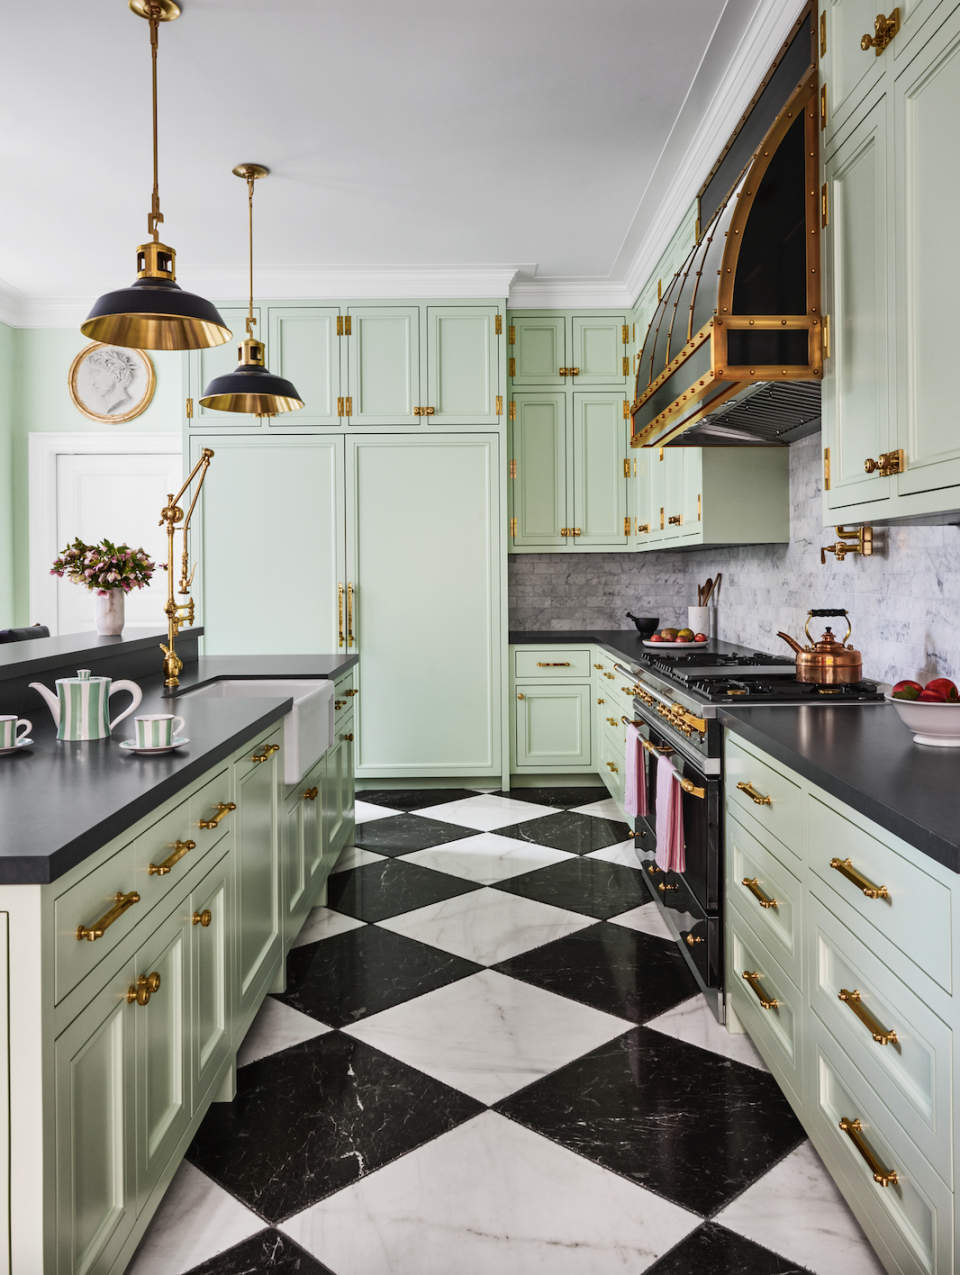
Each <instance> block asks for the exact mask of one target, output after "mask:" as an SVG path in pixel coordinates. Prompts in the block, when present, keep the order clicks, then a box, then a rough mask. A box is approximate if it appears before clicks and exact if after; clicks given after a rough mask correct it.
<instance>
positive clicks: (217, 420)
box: [188, 306, 270, 429]
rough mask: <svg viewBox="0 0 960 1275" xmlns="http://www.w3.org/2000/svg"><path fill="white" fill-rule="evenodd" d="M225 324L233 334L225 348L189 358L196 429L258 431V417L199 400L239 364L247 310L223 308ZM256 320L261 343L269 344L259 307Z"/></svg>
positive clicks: (197, 351)
mask: <svg viewBox="0 0 960 1275" xmlns="http://www.w3.org/2000/svg"><path fill="white" fill-rule="evenodd" d="M220 313H221V315H222V316H223V321H224V323H225V324H226V325H227V327H228V328H230V330H231V331H232V332H233V336H232V337H231V338H230V340H229V341H227V342H226V344H225V345H215V346H213V348H212V349H209V350H193V351H191V353H190V354H189V355H188V359H189V366H190V394H191V397H192V398H193V421H192V422H191V424H192V425H194V426H199V427H200V428H202V429H206V428H207V426H208V425H223V426H225V427H226V428H228V429H242V428H243V427H244V426H247V427H249V428H250V429H259V428H260V421H259V420H258V419H257V417H256V416H253V415H250V414H248V413H246V412H219V411H216V410H214V408H212V407H202V406H201V404H200V397H201V395H202V394H203V391H204V390H205V389H206V388H207V386H208V385H209V384H210V382H211V381H212V380H213V378H214V377H215V376H225V375H226V374H227V373H228V372H232V371H234V369H235V368H236V366H237V364H238V363H239V362H240V354H239V350H240V344H241V342H242V341H243V339H244V338H245V336H246V334H247V332H246V327H245V323H246V318H247V311H246V308H243V309H240V308H230V307H228V308H227V309H225V310H224V309H221V310H220ZM253 317H254V318H255V319H256V321H257V322H256V326H255V327H254V329H253V330H254V334H255V335H256V336H257V338H258V339H259V340H261V341H264V342H266V340H267V338H266V335H265V334H264V332H263V327H262V318H261V314H260V308H259V306H254V309H253ZM267 366H268V367H269V366H270V347H269V345H268V346H267Z"/></svg>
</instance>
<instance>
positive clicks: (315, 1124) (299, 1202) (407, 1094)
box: [187, 1032, 484, 1269]
mask: <svg viewBox="0 0 960 1275" xmlns="http://www.w3.org/2000/svg"><path fill="white" fill-rule="evenodd" d="M482 1110H484V1107H483V1104H482V1103H479V1102H477V1101H476V1100H475V1099H473V1098H469V1097H467V1095H466V1094H463V1093H459V1092H458V1091H457V1090H455V1089H451V1088H449V1087H448V1086H447V1085H443V1084H441V1083H440V1082H439V1081H438V1080H434V1079H433V1078H432V1077H430V1076H427V1075H424V1073H423V1072H421V1071H416V1070H414V1068H413V1067H408V1066H407V1065H406V1064H405V1063H402V1062H399V1061H398V1060H397V1059H395V1058H391V1057H389V1056H388V1055H387V1054H384V1053H381V1052H380V1051H379V1050H378V1049H373V1048H372V1047H371V1046H370V1045H366V1044H364V1043H363V1041H358V1040H352V1039H351V1038H350V1037H349V1036H344V1035H343V1033H342V1032H329V1033H328V1034H327V1035H325V1036H320V1037H317V1038H316V1039H314V1040H308V1041H305V1042H304V1043H303V1044H301V1045H294V1046H292V1047H291V1048H290V1049H284V1050H283V1051H282V1052H281V1053H279V1054H271V1055H270V1057H268V1058H261V1059H259V1061H257V1062H254V1063H250V1064H249V1065H248V1066H246V1067H243V1068H241V1069H240V1071H239V1072H238V1073H237V1096H236V1098H234V1100H233V1102H230V1103H225V1102H223V1103H220V1102H218V1103H214V1104H213V1106H212V1107H211V1108H210V1110H209V1111H208V1112H207V1115H206V1116H205V1117H204V1120H203V1123H202V1124H201V1126H200V1128H199V1130H198V1132H197V1136H196V1137H195V1138H194V1140H193V1142H192V1143H191V1145H190V1147H189V1149H188V1151H187V1159H188V1160H190V1162H191V1163H192V1164H195V1165H196V1166H197V1168H199V1169H202V1170H203V1172H204V1173H206V1174H207V1175H208V1177H211V1178H213V1180H214V1181H215V1182H218V1183H219V1184H220V1185H221V1186H222V1187H223V1188H224V1190H226V1191H229V1192H230V1194H231V1195H234V1196H236V1198H237V1199H238V1200H240V1201H241V1202H242V1203H244V1204H245V1205H246V1206H247V1207H248V1208H249V1209H252V1210H253V1212H255V1213H256V1214H258V1216H260V1217H262V1218H263V1219H264V1220H265V1221H266V1222H270V1223H274V1224H275V1223H277V1222H281V1221H283V1219H284V1218H288V1217H291V1216H292V1215H293V1214H294V1213H299V1212H300V1211H301V1210H302V1209H305V1208H308V1207H309V1206H310V1205H311V1204H315V1203H316V1202H317V1201H318V1200H322V1199H324V1198H325V1197H326V1196H328V1195H331V1194H332V1193H333V1192H334V1191H339V1190H342V1189H343V1188H344V1187H346V1186H349V1185H350V1184H351V1183H353V1182H356V1181H357V1180H358V1179H359V1178H361V1177H365V1176H366V1175H367V1174H368V1173H372V1172H373V1171H374V1170H375V1169H379V1168H380V1167H381V1166H382V1165H384V1164H388V1163H389V1162H390V1161H391V1160H395V1159H396V1158H397V1157H398V1156H401V1155H404V1154H406V1153H407V1152H408V1151H412V1150H413V1149H414V1147H418V1146H421V1145H422V1144H423V1143H424V1142H428V1141H429V1140H430V1139H432V1138H435V1137H437V1136H439V1135H440V1134H441V1133H446V1132H447V1131H448V1130H449V1129H453V1128H455V1127H456V1126H457V1125H458V1124H462V1123H463V1121H464V1120H468V1119H469V1118H470V1117H471V1116H473V1115H476V1114H477V1113H478V1112H480V1111H482ZM268 1269H269V1268H268Z"/></svg>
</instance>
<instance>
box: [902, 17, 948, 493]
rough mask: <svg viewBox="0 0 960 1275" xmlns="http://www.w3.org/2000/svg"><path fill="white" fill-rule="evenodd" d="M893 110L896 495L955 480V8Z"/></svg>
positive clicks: (906, 77) (909, 74)
mask: <svg viewBox="0 0 960 1275" xmlns="http://www.w3.org/2000/svg"><path fill="white" fill-rule="evenodd" d="M898 38H899V37H898ZM895 116H896V154H897V164H898V168H897V182H896V188H897V213H896V224H897V297H898V304H897V323H898V328H897V374H898V375H897V384H898V391H899V404H898V408H899V410H898V413H897V417H898V432H899V438H898V440H897V441H898V444H899V446H901V447H902V448H903V449H904V450H905V452H906V462H907V465H906V472H905V473H903V474H901V475H899V477H898V478H897V479H896V482H897V484H898V490H899V492H900V494H901V495H903V494H904V493H906V492H919V491H929V490H931V489H933V488H936V487H946V486H953V485H955V484H957V483H960V435H958V431H957V425H956V392H955V389H954V387H953V384H952V377H951V376H950V374H949V370H948V369H949V368H950V367H951V366H952V362H953V359H954V358H955V353H954V346H955V344H956V341H955V336H954V332H953V323H952V316H951V313H950V312H951V309H952V304H953V301H954V298H955V297H956V296H957V292H958V288H960V264H958V261H957V257H956V253H955V252H954V251H952V250H951V249H949V248H946V245H948V244H950V243H951V242H952V239H953V238H954V236H955V234H956V229H955V221H956V218H955V217H954V216H953V215H952V213H953V210H954V209H955V208H956V206H957V200H958V198H960V171H958V168H957V165H956V164H955V163H951V162H946V157H947V156H949V155H950V154H951V153H952V152H953V151H954V150H955V147H956V127H957V120H958V118H960V13H958V12H954V14H953V16H952V17H951V18H950V20H949V21H948V22H946V23H945V24H944V26H943V27H941V29H940V30H939V31H938V32H937V34H936V36H935V37H934V38H933V39H932V40H931V41H930V42H929V44H927V45H926V47H925V48H924V49H923V51H922V52H921V53H920V54H919V55H918V56H917V57H916V58H915V59H914V60H913V62H911V63H910V65H909V66H907V67H906V68H905V69H904V71H903V73H902V74H901V75H900V77H899V79H898V81H897V87H896V93H895ZM901 163H902V167H901Z"/></svg>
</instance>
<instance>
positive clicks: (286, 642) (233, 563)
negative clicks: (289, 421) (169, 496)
mask: <svg viewBox="0 0 960 1275" xmlns="http://www.w3.org/2000/svg"><path fill="white" fill-rule="evenodd" d="M191 441H192V443H193V447H192V451H191V455H192V457H193V459H194V460H195V459H196V457H197V456H198V455H199V449H200V448H201V447H203V446H205V445H206V444H207V443H211V444H212V446H213V450H214V451H215V452H216V455H215V457H214V459H213V462H212V465H211V471H210V474H209V476H208V478H207V481H206V482H205V483H204V487H203V494H202V496H201V498H200V504H199V505H198V506H197V508H198V511H199V527H198V523H197V522H196V521H195V522H194V528H195V529H199V534H200V545H201V546H202V552H201V553H200V554H198V557H199V559H200V561H201V562H202V566H201V568H200V573H199V577H198V579H199V586H200V588H199V592H200V594H201V599H200V600H201V609H200V616H201V619H200V622H201V623H202V624H203V625H204V626H205V628H206V637H205V650H206V653H207V654H208V655H214V654H218V653H223V652H229V653H230V654H244V655H254V654H262V655H265V654H277V653H280V654H283V653H287V654H291V653H296V654H303V653H308V652H311V651H314V652H316V651H336V650H338V649H339V647H338V643H339V642H340V627H339V618H338V612H337V585H338V584H339V583H340V582H342V581H343V579H344V562H343V439H342V437H340V436H339V435H338V436H333V435H327V436H325V437H314V438H303V437H296V436H286V437H279V436H275V437H272V438H270V439H259V438H257V439H254V438H243V437H235V438H215V439H212V438H207V439H199V438H198V439H193V440H191ZM195 517H196V516H195ZM196 545H197V541H196V540H195V541H194V546H195V547H196ZM177 547H178V552H179V541H178V542H177ZM241 555H242V561H243V565H242V568H241V567H240V566H239V565H238V564H239V562H240V558H241ZM251 586H253V587H256V588H257V589H258V590H259V591H260V592H261V593H264V592H266V591H268V592H269V594H270V595H271V596H273V597H275V598H286V599H292V600H295V604H294V605H291V606H287V607H285V612H284V622H283V624H282V625H278V624H277V619H276V613H275V611H274V609H273V608H272V607H271V606H269V605H261V606H251V605H250V596H249V588H250V587H251ZM341 645H342V643H341Z"/></svg>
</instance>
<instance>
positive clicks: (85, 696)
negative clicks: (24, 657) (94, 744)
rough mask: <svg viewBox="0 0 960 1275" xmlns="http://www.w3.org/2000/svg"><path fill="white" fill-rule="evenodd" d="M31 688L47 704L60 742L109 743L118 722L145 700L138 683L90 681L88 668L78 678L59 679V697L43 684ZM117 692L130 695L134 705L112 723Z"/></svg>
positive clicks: (33, 684) (97, 679)
mask: <svg viewBox="0 0 960 1275" xmlns="http://www.w3.org/2000/svg"><path fill="white" fill-rule="evenodd" d="M30 686H31V687H32V688H33V690H35V691H39V692H40V694H41V695H42V696H43V698H44V699H45V700H46V701H47V705H48V707H49V709H50V712H51V713H52V714H53V720H54V721H55V722H56V724H57V739H108V738H109V736H110V732H111V731H112V729H113V728H114V726H116V724H117V722H122V721H123V719H124V718H125V717H129V716H130V714H131V713H132V712H133V711H134V709H136V708H139V707H140V701H141V700H142V699H143V692H142V691H141V690H140V687H139V686H138V685H137V684H136V682H127V681H123V682H113V681H111V679H110V678H109V677H91V676H90V670H89V669H88V668H82V669H78V671H77V676H76V677H58V678H57V693H56V695H54V694H53V692H52V691H49V690H47V688H46V687H45V686H44V685H42V683H40V682H31V683H30ZM117 691H129V692H130V694H131V695H132V696H133V703H132V704H131V705H130V707H129V708H127V709H125V710H124V712H122V713H121V714H120V716H119V717H115V718H114V719H113V721H112V722H111V720H110V696H111V695H113V694H115V693H116V692H117Z"/></svg>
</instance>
